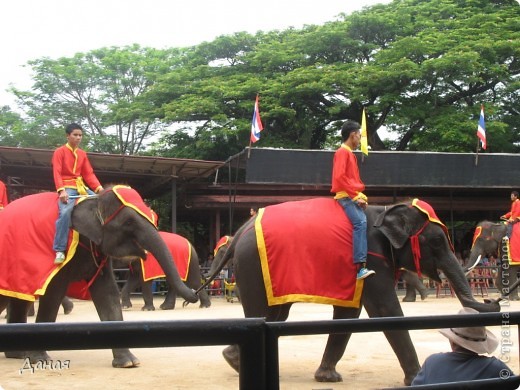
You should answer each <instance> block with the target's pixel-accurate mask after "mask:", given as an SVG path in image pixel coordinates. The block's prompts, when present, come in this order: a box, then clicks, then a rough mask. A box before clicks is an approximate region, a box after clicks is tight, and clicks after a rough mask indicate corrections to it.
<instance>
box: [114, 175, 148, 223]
mask: <svg viewBox="0 0 520 390" xmlns="http://www.w3.org/2000/svg"><path fill="white" fill-rule="evenodd" d="M120 188H121V189H127V190H132V191H135V190H134V189H132V187H130V186H125V185H122V184H118V185H115V186H113V187H112V191H113V192H114V194H116V196H117V198H118V199H119V201H120V202H121V203H122V204H123V205H124V206H126V207H130V208H131V209H134V210H135V211H136V212H137V213H138V214H141V215H142V216H143V217H144V218H146V219H147V220H148V221H149V222H150V223H151V224H152V225H154V226H155V228H156V229H157V221H156V220H155V216H156V215H155V214H154V213H152V212H151V211H152V210H151V209H150V212H151V213H150V215H147V214H146V213H145V212H144V211H143V210H141V209H140V208H139V207H137V206H136V205H135V204H133V203H130V202H128V201H127V200H126V199H125V198H123V195H121V194H120V193H119V191H118V190H119V189H120ZM138 195H139V194H138ZM143 204H144V202H143ZM145 206H146V205H145ZM146 207H148V206H146Z"/></svg>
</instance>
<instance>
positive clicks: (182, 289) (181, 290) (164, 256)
mask: <svg viewBox="0 0 520 390" xmlns="http://www.w3.org/2000/svg"><path fill="white" fill-rule="evenodd" d="M154 233H155V234H147V235H146V236H144V237H141V240H140V241H142V243H143V246H144V248H145V249H146V250H148V251H149V252H152V253H153V255H154V256H155V258H156V259H157V261H158V262H159V265H160V266H161V268H162V269H163V271H164V274H165V275H166V279H167V281H168V284H169V285H170V286H171V287H173V288H174V289H175V291H177V293H178V294H179V295H180V296H182V297H183V298H184V299H185V300H186V301H188V302H191V303H195V302H197V301H198V297H197V294H195V291H193V290H192V289H190V288H189V287H187V286H186V285H185V284H184V283H183V282H182V280H181V278H180V276H179V272H178V271H177V267H176V266H175V264H174V262H173V258H172V254H171V252H170V251H169V250H168V247H167V246H166V244H165V243H164V241H163V239H162V238H161V236H160V235H159V233H158V232H157V231H154Z"/></svg>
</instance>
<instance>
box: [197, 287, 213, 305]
mask: <svg viewBox="0 0 520 390" xmlns="http://www.w3.org/2000/svg"><path fill="white" fill-rule="evenodd" d="M199 299H200V305H199V307H200V308H207V307H211V300H210V298H209V294H208V292H207V291H206V289H204V290H201V292H200V293H199Z"/></svg>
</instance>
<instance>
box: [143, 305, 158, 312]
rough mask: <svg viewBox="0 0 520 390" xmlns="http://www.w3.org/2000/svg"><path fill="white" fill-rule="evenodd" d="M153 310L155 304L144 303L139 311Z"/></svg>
mask: <svg viewBox="0 0 520 390" xmlns="http://www.w3.org/2000/svg"><path fill="white" fill-rule="evenodd" d="M154 310H155V306H154V305H144V306H143V307H142V308H141V311H154Z"/></svg>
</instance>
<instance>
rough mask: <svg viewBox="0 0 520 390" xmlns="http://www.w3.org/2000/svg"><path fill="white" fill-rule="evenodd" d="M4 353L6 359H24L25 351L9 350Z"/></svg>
mask: <svg viewBox="0 0 520 390" xmlns="http://www.w3.org/2000/svg"><path fill="white" fill-rule="evenodd" d="M4 355H5V357H6V358H7V359H25V356H26V354H25V352H24V351H9V352H4Z"/></svg>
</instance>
